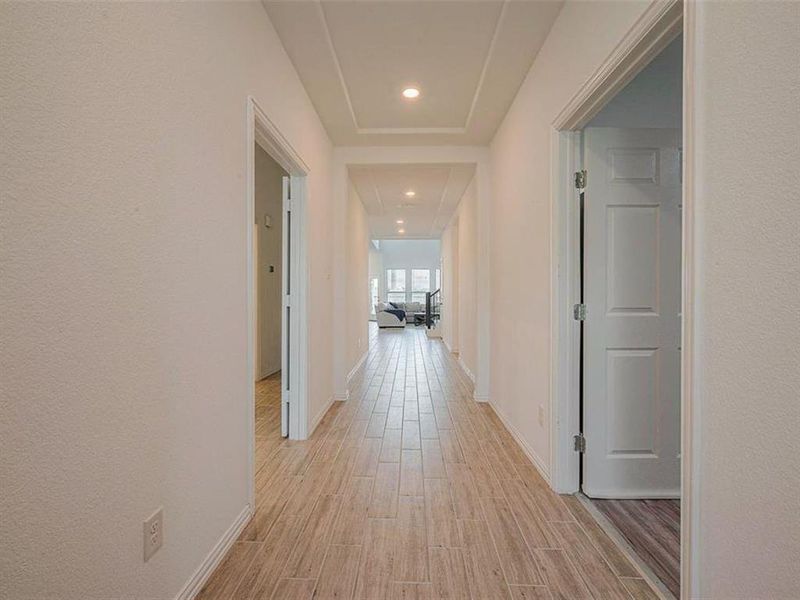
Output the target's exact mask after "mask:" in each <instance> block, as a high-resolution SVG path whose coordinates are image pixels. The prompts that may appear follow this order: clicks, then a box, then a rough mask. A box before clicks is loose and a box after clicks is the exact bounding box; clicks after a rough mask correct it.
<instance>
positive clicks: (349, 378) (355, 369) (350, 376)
mask: <svg viewBox="0 0 800 600" xmlns="http://www.w3.org/2000/svg"><path fill="white" fill-rule="evenodd" d="M368 354H369V350H364V354H362V355H361V358H359V359H358V362H356V365H355V366H354V367H353V368H352V369H350V372H349V373H348V374H347V385H350V382H351V381H352V380H353V377H355V376H356V373H358V370H359V369H360V368H361V365H363V364H364V361H366V360H367V355H368Z"/></svg>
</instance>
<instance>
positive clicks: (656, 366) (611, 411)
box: [575, 36, 683, 597]
mask: <svg viewBox="0 0 800 600" xmlns="http://www.w3.org/2000/svg"><path fill="white" fill-rule="evenodd" d="M682 63H683V61H682V38H681V37H680V36H679V37H678V38H676V39H675V40H673V41H672V42H671V43H670V44H669V45H667V46H666V47H665V48H664V49H663V50H662V51H661V52H660V53H659V54H658V55H657V56H656V57H655V58H654V59H653V60H652V62H650V63H649V64H648V65H647V66H646V67H645V68H644V69H643V70H642V71H641V72H640V73H639V74H638V75H637V76H636V77H635V78H634V79H633V80H631V82H630V83H628V85H627V86H626V87H625V88H623V89H622V90H621V91H620V92H619V93H618V94H617V95H616V96H615V97H614V98H612V99H611V100H610V101H609V102H608V103H607V104H606V105H605V107H604V108H603V109H602V110H601V111H600V112H599V113H598V114H597V115H596V116H595V117H593V118H592V120H591V121H589V122H588V123H587V124H586V125H585V126H584V127H583V129H582V130H581V131H580V134H579V135H580V147H579V149H580V158H579V164H580V167H581V168H580V169H579V170H578V172H577V173H576V187H577V188H578V189H577V190H576V191H577V193H576V196H577V199H576V203H577V204H578V205H579V206H578V209H577V212H578V216H579V222H580V225H579V234H578V236H579V239H578V242H579V243H578V246H579V265H580V268H579V273H580V275H579V283H578V285H579V294H580V300H579V302H578V303H577V306H576V311H575V318H576V319H577V320H578V323H579V328H580V355H579V364H578V368H579V374H578V378H579V390H578V391H579V419H580V427H579V433H578V436H577V438H576V448H577V449H578V450H579V454H578V456H579V467H580V469H579V473H580V480H579V489H580V492H581V493H582V494H583V497H584V500H585V501H586V502H587V503H588V504H589V506H591V507H593V508H594V509H595V510H594V514H595V516H596V517H597V519H598V521H600V522H601V524H602V525H604V527H605V528H607V529H609V530H613V532H614V533H615V534H616V535H617V537H618V539H620V541H621V542H622V543H623V544H625V545H627V547H628V550H629V551H631V552H632V553H633V554H634V555H635V557H636V558H638V559H639V564H640V567H641V568H642V569H644V570H646V571H647V574H648V575H650V576H651V578H655V579H657V580H658V582H659V583H661V584H662V586H660V587H662V591H664V593H665V595H672V596H675V597H678V596H679V595H680V497H681V407H680V401H681V368H680V364H681V358H680V353H681V279H682V265H681V248H682V241H681V210H682V201H681V195H682V194H681V185H682V181H681V178H682V169H681V153H682V112H681V107H682Z"/></svg>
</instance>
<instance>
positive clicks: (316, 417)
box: [308, 395, 336, 437]
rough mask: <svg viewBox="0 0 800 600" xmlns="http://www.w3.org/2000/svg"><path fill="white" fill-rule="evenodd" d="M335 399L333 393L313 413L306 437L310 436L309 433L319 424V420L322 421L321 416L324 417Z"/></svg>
mask: <svg viewBox="0 0 800 600" xmlns="http://www.w3.org/2000/svg"><path fill="white" fill-rule="evenodd" d="M335 399H336V396H335V395H333V396H331V397H330V398H328V401H327V402H326V403H325V406H323V407H322V408H321V409H320V410H319V412H318V413H317V414H316V415H314V419H313V420H312V421H311V427H310V428H309V430H308V437H311V434H312V433H314V430H315V429H316V428H317V425H319V422H320V421H322V417H324V416H325V413H326V412H328V409H329V408H330V407H331V405H332V404H333V401H334V400H335Z"/></svg>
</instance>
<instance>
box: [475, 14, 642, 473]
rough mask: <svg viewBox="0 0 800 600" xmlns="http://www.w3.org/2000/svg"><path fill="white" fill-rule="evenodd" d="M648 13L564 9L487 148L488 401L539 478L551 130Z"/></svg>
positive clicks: (546, 370)
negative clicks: (531, 458) (533, 461)
mask: <svg viewBox="0 0 800 600" xmlns="http://www.w3.org/2000/svg"><path fill="white" fill-rule="evenodd" d="M647 6H648V3H647V2H567V3H566V4H565V5H564V7H563V8H562V10H561V13H560V14H559V17H558V19H557V20H556V22H555V23H554V25H553V28H552V30H551V31H550V34H549V36H548V38H547V40H546V41H545V43H544V45H543V46H542V49H541V51H540V52H539V55H538V56H537V58H536V60H535V61H534V63H533V66H532V67H531V70H530V72H529V73H528V76H527V77H526V79H525V81H524V83H523V84H522V86H521V87H520V90H519V93H518V94H517V97H516V99H515V100H514V103H513V104H512V106H511V109H510V110H509V112H508V114H507V115H506V118H505V119H504V121H503V123H502V125H501V126H500V129H499V130H498V132H497V135H496V136H495V138H494V139H493V141H492V144H491V169H492V179H491V180H492V193H491V206H492V221H491V223H492V228H491V242H490V245H491V251H490V252H489V256H490V260H491V286H488V287H489V289H490V290H491V303H490V304H491V314H492V318H491V324H492V335H491V372H492V373H493V375H492V378H491V392H490V399H491V402H492V403H493V404H494V406H495V408H496V409H497V410H498V411H499V412H500V413H501V414H502V415H503V416H504V417H505V418H506V420H507V421H508V422H510V423H513V424H514V426H515V427H516V429H517V431H518V433H519V435H520V436H521V437H522V438H523V440H524V441H525V442H526V444H527V445H528V447H529V448H530V450H531V451H532V452H534V453H535V454H536V456H537V458H538V459H539V463H540V465H541V466H542V467H543V468H544V469H545V470H547V469H549V464H550V451H549V425H548V423H547V421H545V424H544V426H541V425H539V421H538V407H539V406H540V405H541V406H543V407H544V408H545V410H547V408H548V404H549V395H550V389H549V379H550V355H549V354H550V353H549V349H550V339H549V335H550V334H549V332H550V284H549V281H550V260H551V257H550V209H551V194H550V173H551V164H550V158H551V149H550V140H551V129H552V126H551V123H552V122H553V120H554V118H555V117H556V115H558V113H559V112H560V111H561V109H562V108H563V107H564V105H566V104H567V102H568V101H569V100H570V99H571V98H572V97H573V95H574V94H575V93H576V92H577V91H578V90H579V89H580V87H581V86H582V85H583V83H584V82H585V81H586V80H587V79H588V78H589V77H590V76H591V75H592V74H593V73H594V72H595V71H596V70H597V68H598V67H599V65H600V64H601V63H602V61H603V60H604V59H605V57H606V56H608V55H609V54H610V53H611V51H612V50H613V49H614V47H615V46H616V44H617V43H618V42H619V40H620V39H621V38H622V36H623V35H624V34H625V32H626V31H627V30H628V29H630V27H631V25H633V23H634V22H635V21H636V19H637V18H638V17H639V16H640V15H641V14H642V12H643V11H644V10H645V9H646V8H647ZM576 40H579V41H580V42H579V43H577V42H576ZM479 286H480V287H481V288H483V284H479ZM479 347H480V346H479Z"/></svg>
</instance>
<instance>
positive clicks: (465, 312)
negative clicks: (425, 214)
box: [457, 180, 478, 375]
mask: <svg viewBox="0 0 800 600" xmlns="http://www.w3.org/2000/svg"><path fill="white" fill-rule="evenodd" d="M457 312H458V352H459V358H460V359H461V361H462V362H463V363H464V364H465V365H466V367H467V368H468V369H469V370H470V372H471V373H472V374H473V375H475V373H477V370H478V203H477V195H476V189H475V181H474V180H473V181H472V183H470V185H469V187H468V188H467V190H466V191H465V192H464V197H463V198H462V199H461V204H460V205H459V208H458V311H457Z"/></svg>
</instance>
